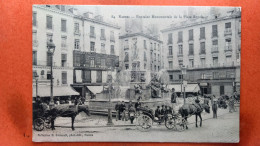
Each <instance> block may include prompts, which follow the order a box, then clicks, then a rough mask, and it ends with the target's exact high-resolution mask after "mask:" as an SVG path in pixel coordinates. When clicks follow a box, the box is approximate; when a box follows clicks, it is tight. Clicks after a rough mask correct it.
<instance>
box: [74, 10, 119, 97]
mask: <svg viewBox="0 0 260 146" xmlns="http://www.w3.org/2000/svg"><path fill="white" fill-rule="evenodd" d="M119 30H120V27H118V26H117V25H114V24H110V23H107V22H105V21H103V17H102V16H101V15H97V16H95V17H93V13H91V12H86V13H84V14H83V15H75V16H74V48H73V59H74V60H73V67H74V73H73V79H74V80H73V85H72V86H73V87H74V88H75V89H76V90H77V91H78V92H80V93H81V95H82V96H86V93H88V95H90V96H91V95H95V94H97V93H101V92H102V91H103V90H104V86H106V85H107V81H108V79H107V77H108V76H112V79H116V71H117V67H119V49H118V45H119V40H118V38H119V37H118V35H119ZM100 95H102V94H100Z"/></svg>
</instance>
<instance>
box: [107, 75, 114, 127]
mask: <svg viewBox="0 0 260 146" xmlns="http://www.w3.org/2000/svg"><path fill="white" fill-rule="evenodd" d="M107 77H108V98H109V100H108V101H109V107H108V117H107V118H108V119H107V125H108V126H112V125H114V124H113V122H112V112H111V89H112V80H113V78H112V72H111V71H110V70H109V71H108V74H107Z"/></svg>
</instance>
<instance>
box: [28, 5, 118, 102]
mask: <svg viewBox="0 0 260 146" xmlns="http://www.w3.org/2000/svg"><path fill="white" fill-rule="evenodd" d="M119 30H120V27H118V26H117V25H114V24H109V23H106V22H104V21H103V17H102V16H100V15H96V16H94V15H93V13H91V12H87V13H83V14H79V13H78V11H77V9H75V8H74V7H73V6H63V5H34V6H33V74H34V77H35V75H36V74H37V75H39V79H38V85H39V90H38V92H43V91H46V93H48V94H50V91H49V90H50V89H49V88H50V78H51V75H50V65H51V56H50V55H51V54H50V53H49V52H48V49H47V42H50V40H53V43H54V44H55V46H56V47H55V52H54V54H53V84H54V96H61V95H59V92H62V91H68V92H64V94H65V93H66V94H67V95H68V96H70V94H73V95H79V94H80V95H81V96H83V97H86V95H95V94H97V93H100V92H102V91H103V89H104V86H105V85H106V84H107V77H108V76H112V77H113V78H114V79H115V77H116V68H117V67H118V66H119V49H118V48H119V47H118V45H119V40H118V38H119ZM35 81H36V80H34V82H35ZM34 85H35V83H34ZM40 85H42V86H44V88H46V90H44V89H43V88H42V87H40ZM65 87H66V88H65ZM71 87H73V88H71ZM34 88H35V86H34ZM58 89H61V90H58ZM63 89H64V90H63ZM66 89H67V90H66ZM75 90H76V91H77V92H75ZM34 91H35V89H34ZM60 94H61V93H60ZM34 96H36V95H35V93H34Z"/></svg>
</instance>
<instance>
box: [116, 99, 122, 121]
mask: <svg viewBox="0 0 260 146" xmlns="http://www.w3.org/2000/svg"><path fill="white" fill-rule="evenodd" d="M120 105H121V103H120V101H118V103H117V104H116V106H115V110H116V121H117V120H121V117H120V112H119V110H120Z"/></svg>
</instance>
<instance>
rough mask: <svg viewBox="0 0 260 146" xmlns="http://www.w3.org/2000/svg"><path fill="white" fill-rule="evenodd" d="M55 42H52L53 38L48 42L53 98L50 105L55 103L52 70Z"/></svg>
mask: <svg viewBox="0 0 260 146" xmlns="http://www.w3.org/2000/svg"><path fill="white" fill-rule="evenodd" d="M55 47H56V46H55V44H54V43H53V42H52V39H50V41H48V42H47V48H48V53H50V54H51V64H50V65H51V97H50V98H51V100H50V105H54V100H53V72H52V66H53V54H54V51H55Z"/></svg>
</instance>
